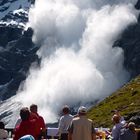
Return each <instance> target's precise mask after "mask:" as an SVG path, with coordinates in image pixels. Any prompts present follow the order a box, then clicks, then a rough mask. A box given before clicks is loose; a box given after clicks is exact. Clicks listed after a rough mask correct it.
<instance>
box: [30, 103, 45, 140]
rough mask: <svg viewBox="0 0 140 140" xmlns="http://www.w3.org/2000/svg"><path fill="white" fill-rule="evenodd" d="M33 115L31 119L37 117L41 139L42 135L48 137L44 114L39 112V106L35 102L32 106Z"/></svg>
mask: <svg viewBox="0 0 140 140" xmlns="http://www.w3.org/2000/svg"><path fill="white" fill-rule="evenodd" d="M30 111H31V116H30V119H31V120H32V119H35V120H36V121H37V128H38V130H37V131H38V138H39V139H40V138H41V137H42V136H43V137H44V138H46V125H45V121H44V119H43V117H42V116H40V115H39V114H38V107H37V105H35V104H32V105H31V106H30Z"/></svg>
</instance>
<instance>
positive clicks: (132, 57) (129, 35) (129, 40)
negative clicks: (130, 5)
mask: <svg viewBox="0 0 140 140" xmlns="http://www.w3.org/2000/svg"><path fill="white" fill-rule="evenodd" d="M135 7H136V9H140V0H138V2H137V4H136V5H135ZM114 46H120V47H121V48H123V50H124V55H125V61H124V65H125V67H126V69H127V70H128V71H129V72H130V74H131V77H132V78H134V77H136V76H137V75H139V74H140V16H139V18H138V23H137V24H135V25H131V26H129V27H128V28H127V29H126V30H125V31H124V33H123V34H122V36H121V38H120V39H119V40H117V41H116V42H115V44H114Z"/></svg>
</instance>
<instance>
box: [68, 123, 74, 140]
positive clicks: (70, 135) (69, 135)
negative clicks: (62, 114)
mask: <svg viewBox="0 0 140 140" xmlns="http://www.w3.org/2000/svg"><path fill="white" fill-rule="evenodd" d="M68 132H69V133H68V140H72V133H73V122H71V124H70V125H69V127H68Z"/></svg>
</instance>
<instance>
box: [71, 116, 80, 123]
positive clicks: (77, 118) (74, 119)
mask: <svg viewBox="0 0 140 140" xmlns="http://www.w3.org/2000/svg"><path fill="white" fill-rule="evenodd" d="M79 119H80V117H75V118H73V120H72V121H73V122H74V121H78V120H79Z"/></svg>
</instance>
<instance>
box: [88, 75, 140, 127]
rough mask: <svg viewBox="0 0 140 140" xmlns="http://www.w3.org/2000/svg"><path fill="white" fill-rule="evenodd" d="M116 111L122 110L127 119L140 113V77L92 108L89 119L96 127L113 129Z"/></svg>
mask: <svg viewBox="0 0 140 140" xmlns="http://www.w3.org/2000/svg"><path fill="white" fill-rule="evenodd" d="M114 109H117V110H120V113H121V115H122V116H124V117H126V119H129V118H130V117H131V116H135V115H136V114H138V113H140V76H138V77H137V78H135V79H133V80H132V81H130V83H128V84H127V85H125V86H124V87H122V88H121V89H119V90H118V91H116V92H115V93H113V94H112V95H111V96H109V97H107V98H106V99H105V100H103V101H102V102H100V103H99V104H97V105H96V106H95V107H93V108H91V109H90V110H89V112H88V117H89V118H90V119H92V120H93V121H94V124H95V126H96V127H100V126H102V127H112V121H111V117H112V115H113V114H112V113H111V111H112V110H114Z"/></svg>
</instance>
